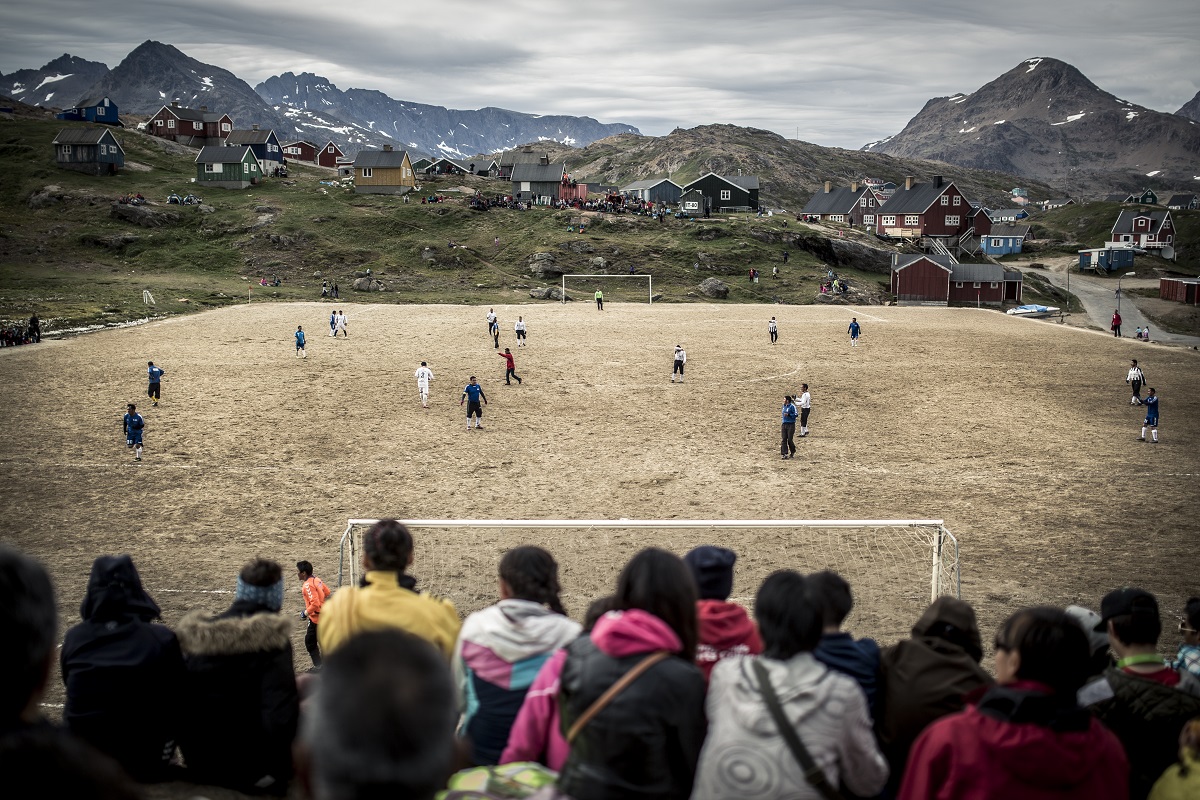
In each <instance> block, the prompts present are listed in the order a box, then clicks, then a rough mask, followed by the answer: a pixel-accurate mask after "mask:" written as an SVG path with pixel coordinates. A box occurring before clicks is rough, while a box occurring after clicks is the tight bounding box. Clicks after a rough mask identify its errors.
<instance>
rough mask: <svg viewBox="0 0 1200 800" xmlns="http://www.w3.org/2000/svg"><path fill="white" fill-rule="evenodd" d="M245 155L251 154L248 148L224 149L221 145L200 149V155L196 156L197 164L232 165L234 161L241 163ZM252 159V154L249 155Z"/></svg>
mask: <svg viewBox="0 0 1200 800" xmlns="http://www.w3.org/2000/svg"><path fill="white" fill-rule="evenodd" d="M246 153H251V151H250V148H249V147H224V146H222V145H215V146H214V145H209V146H207V147H202V148H200V154H199V155H197V156H196V163H197V164H232V163H234V162H236V161H242V160H244V159H245V158H246ZM251 157H252V158H253V153H251Z"/></svg>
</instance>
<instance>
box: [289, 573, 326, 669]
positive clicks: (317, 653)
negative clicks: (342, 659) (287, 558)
mask: <svg viewBox="0 0 1200 800" xmlns="http://www.w3.org/2000/svg"><path fill="white" fill-rule="evenodd" d="M296 573H297V577H298V578H299V579H300V591H301V592H302V593H303V595H304V610H303V611H301V612H300V619H306V620H308V630H306V631H305V632H304V649H305V650H307V651H308V655H309V658H311V659H312V662H313V666H314V667H316V668H317V669H320V668H321V648H320V647H319V646H318V645H317V623H318V622H320V619H321V606H323V605H325V599H326V598H327V597H329V595H330V594H332V592H330V591H329V587H328V586H326V585H325V584H324V582H323V581H322V580H321V579H320V578H318V577H317V576H316V575H313V565H312V563H311V562H308V561H297V562H296Z"/></svg>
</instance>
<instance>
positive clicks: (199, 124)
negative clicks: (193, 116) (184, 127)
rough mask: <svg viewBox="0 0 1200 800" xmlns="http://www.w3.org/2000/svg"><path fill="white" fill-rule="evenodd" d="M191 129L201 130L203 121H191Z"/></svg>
mask: <svg viewBox="0 0 1200 800" xmlns="http://www.w3.org/2000/svg"><path fill="white" fill-rule="evenodd" d="M192 130H194V131H202V130H204V123H203V122H193V123H192Z"/></svg>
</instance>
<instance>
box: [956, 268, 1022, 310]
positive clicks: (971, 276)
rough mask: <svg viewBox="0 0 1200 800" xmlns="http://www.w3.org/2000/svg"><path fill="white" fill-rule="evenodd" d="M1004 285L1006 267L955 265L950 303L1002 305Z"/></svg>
mask: <svg viewBox="0 0 1200 800" xmlns="http://www.w3.org/2000/svg"><path fill="white" fill-rule="evenodd" d="M1004 284H1005V272H1004V267H1002V266H1000V265H999V264H955V265H954V270H953V272H952V273H951V275H950V302H951V303H987V304H989V305H1000V304H1002V303H1003V302H1004V299H1005V286H1004ZM1019 294H1020V292H1018V296H1019Z"/></svg>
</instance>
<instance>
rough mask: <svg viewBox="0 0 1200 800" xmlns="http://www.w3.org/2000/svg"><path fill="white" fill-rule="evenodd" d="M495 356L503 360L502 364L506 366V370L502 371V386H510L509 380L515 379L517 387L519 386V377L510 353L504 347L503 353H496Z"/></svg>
mask: <svg viewBox="0 0 1200 800" xmlns="http://www.w3.org/2000/svg"><path fill="white" fill-rule="evenodd" d="M496 355H498V356H500V357H501V358H503V359H504V363H505V364H506V365H507V369H505V370H504V385H505V386H512V381H511V380H509V378H516V379H517V385H518V386H519V385H520V384H521V376H520V375H518V374H517V364H516V362H515V361H514V360H513V354H512V351H511V350H509V349H508V348H507V347H506V348H504V352H503V353H496Z"/></svg>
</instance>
